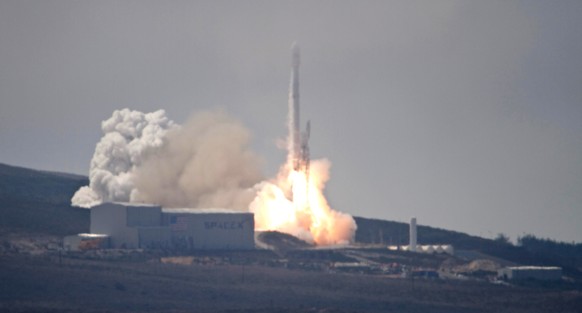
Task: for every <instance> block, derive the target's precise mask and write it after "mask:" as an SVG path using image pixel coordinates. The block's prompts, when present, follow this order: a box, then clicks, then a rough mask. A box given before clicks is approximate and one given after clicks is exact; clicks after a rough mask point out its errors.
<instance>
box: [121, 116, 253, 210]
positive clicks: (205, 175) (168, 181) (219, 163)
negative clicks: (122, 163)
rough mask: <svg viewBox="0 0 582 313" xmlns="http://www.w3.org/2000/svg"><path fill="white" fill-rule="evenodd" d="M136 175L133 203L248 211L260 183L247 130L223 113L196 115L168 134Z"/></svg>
mask: <svg viewBox="0 0 582 313" xmlns="http://www.w3.org/2000/svg"><path fill="white" fill-rule="evenodd" d="M164 139H165V140H164V141H165V142H164V145H163V146H162V147H160V148H153V149H151V150H150V151H147V153H146V157H145V161H144V162H143V164H142V165H141V166H140V167H138V168H136V171H135V172H134V177H133V178H134V183H135V186H136V188H137V193H136V194H135V197H134V199H132V200H134V201H137V202H147V203H157V204H160V205H163V206H166V207H190V208H209V207H219V208H231V209H237V210H244V211H246V210H248V205H249V203H250V202H251V201H252V200H253V199H254V197H255V191H254V190H252V187H253V186H254V185H255V184H257V183H258V182H260V181H261V180H262V175H261V172H260V162H259V158H258V157H257V156H256V155H255V154H254V153H253V152H251V151H250V150H249V148H248V144H249V140H250V133H249V131H248V130H247V129H246V128H245V127H243V125H242V124H240V123H239V122H238V121H236V120H234V119H233V118H231V117H229V116H227V115H226V114H225V113H224V112H205V113H200V114H197V115H196V116H194V117H193V118H192V119H190V120H189V121H188V122H187V123H186V124H185V125H184V126H182V127H180V128H179V129H175V130H172V131H169V132H168V133H167V135H166V136H165V138H164Z"/></svg>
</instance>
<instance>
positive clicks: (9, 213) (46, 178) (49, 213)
mask: <svg viewBox="0 0 582 313" xmlns="http://www.w3.org/2000/svg"><path fill="white" fill-rule="evenodd" d="M87 184H88V179H87V177H84V176H78V175H73V174H65V173H55V172H46V171H38V170H32V169H27V168H22V167H16V166H10V165H6V164H0V213H1V214H2V218H1V219H0V234H6V233H15V232H18V233H20V232H22V233H34V234H47V235H57V236H63V235H68V234H75V233H79V232H87V231H88V230H89V211H88V210H80V209H79V208H74V207H71V196H72V195H73V193H74V192H75V191H76V190H77V189H79V188H80V187H81V186H84V185H87Z"/></svg>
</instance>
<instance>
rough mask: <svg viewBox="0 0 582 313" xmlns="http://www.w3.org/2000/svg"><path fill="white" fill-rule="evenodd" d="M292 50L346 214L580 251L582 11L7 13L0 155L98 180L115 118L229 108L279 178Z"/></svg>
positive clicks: (569, 7)
mask: <svg viewBox="0 0 582 313" xmlns="http://www.w3.org/2000/svg"><path fill="white" fill-rule="evenodd" d="M295 40H297V41H298V42H299V43H300V45H301V49H302V67H301V97H302V98H301V104H302V107H301V109H302V112H301V114H302V119H303V122H304V121H305V120H306V119H307V118H309V119H311V122H312V139H311V153H312V156H313V157H314V158H318V157H327V158H329V159H330V160H331V162H332V163H333V167H332V172H331V181H330V183H329V185H328V189H327V194H328V198H329V201H330V203H331V205H332V206H333V207H334V208H335V209H338V210H340V211H345V212H348V213H351V214H354V215H360V216H366V217H375V218H382V219H389V220H397V221H407V220H408V219H409V218H410V217H411V216H416V217H417V218H418V222H419V224H422V225H430V226H434V227H441V228H447V229H453V230H458V231H463V232H467V233H470V234H474V235H481V236H484V237H494V236H495V235H496V234H497V233H499V232H503V233H505V234H508V235H510V236H511V237H512V239H514V240H515V238H516V237H517V236H519V235H523V234H526V233H533V234H535V235H537V236H541V237H551V238H554V239H559V240H566V241H577V242H582V1H565V0H562V1H533V0H530V1H505V0H504V1H432V0H427V1H410V0H403V1H305V2H302V1H204V2H202V1H198V2H197V1H143V0H140V1H40V0H39V1H26V0H25V1H21V0H18V1H16V0H15V1H7V0H0V162H2V163H8V164H12V165H19V166H25V167H32V168H37V169H44V170H54V171H63V172H73V173H79V174H85V175H86V174H87V173H88V169H89V161H90V159H91V156H92V154H93V150H94V148H95V144H96V142H97V141H98V140H99V138H100V137H101V132H100V122H101V121H102V120H104V119H107V118H108V117H109V116H110V115H111V113H112V111H113V110H115V109H121V108H125V107H128V108H131V109H136V110H140V111H144V112H148V111H153V110H156V109H160V108H162V109H165V110H166V111H167V113H168V116H169V117H170V118H172V119H173V120H175V121H176V122H179V123H180V122H183V121H184V120H185V119H186V118H187V117H188V116H189V115H190V114H191V113H192V112H194V111H200V110H207V109H213V108H217V107H220V108H224V109H226V110H227V111H228V112H229V113H231V114H232V115H234V116H235V117H237V118H239V119H240V120H242V121H243V123H244V124H245V125H246V126H247V127H249V128H250V129H251V131H252V133H253V136H254V137H253V147H254V149H255V150H256V151H257V152H258V153H259V154H260V155H262V156H263V157H264V159H265V165H264V172H265V175H267V176H270V175H274V174H275V173H276V171H277V168H278V166H279V165H280V164H281V163H283V162H284V159H285V152H284V151H282V150H279V149H278V148H277V145H276V142H277V141H278V140H281V139H283V138H285V135H286V115H287V92H288V83H289V82H288V80H289V70H290V68H289V66H290V51H289V49H290V46H291V43H292V42H293V41H295ZM420 240H422V238H420Z"/></svg>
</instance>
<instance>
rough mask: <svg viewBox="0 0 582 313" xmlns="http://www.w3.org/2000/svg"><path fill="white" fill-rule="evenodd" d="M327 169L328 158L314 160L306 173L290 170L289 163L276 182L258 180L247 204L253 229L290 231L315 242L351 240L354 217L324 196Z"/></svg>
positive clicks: (282, 169) (341, 242)
mask: <svg viewBox="0 0 582 313" xmlns="http://www.w3.org/2000/svg"><path fill="white" fill-rule="evenodd" d="M329 168H330V162H329V161H327V160H325V159H324V160H315V161H313V162H311V168H310V171H309V176H308V175H307V172H306V171H295V170H292V166H290V162H288V164H287V165H285V166H283V167H282V168H281V171H280V173H279V177H278V178H277V179H276V180H275V181H271V182H263V183H261V188H259V191H258V193H257V197H256V198H255V200H254V201H253V202H252V203H251V205H250V210H251V212H253V213H255V228H256V229H257V230H276V231H281V232H285V233H289V234H292V235H294V236H296V237H298V238H300V239H303V240H305V241H308V242H311V243H315V244H317V245H333V244H347V243H349V242H351V241H353V239H354V234H355V231H356V223H355V221H354V219H353V218H352V217H351V216H350V215H348V214H345V213H342V212H338V211H334V210H333V209H331V208H330V207H329V204H328V203H327V200H326V198H325V196H324V195H323V189H324V187H325V183H326V182H327V180H328V179H329V174H328V173H329ZM290 199H292V200H290Z"/></svg>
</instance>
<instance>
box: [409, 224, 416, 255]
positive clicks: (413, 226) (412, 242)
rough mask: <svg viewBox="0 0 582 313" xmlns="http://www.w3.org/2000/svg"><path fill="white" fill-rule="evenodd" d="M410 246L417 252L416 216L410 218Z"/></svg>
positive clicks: (410, 248) (411, 249)
mask: <svg viewBox="0 0 582 313" xmlns="http://www.w3.org/2000/svg"><path fill="white" fill-rule="evenodd" d="M408 247H409V248H408V249H409V250H410V251H412V252H416V217H413V218H411V219H410V243H409V244H408Z"/></svg>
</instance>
